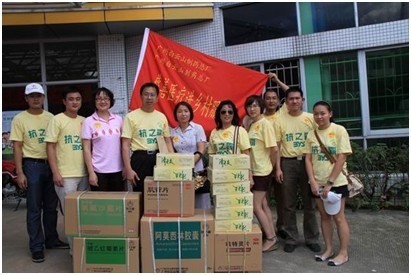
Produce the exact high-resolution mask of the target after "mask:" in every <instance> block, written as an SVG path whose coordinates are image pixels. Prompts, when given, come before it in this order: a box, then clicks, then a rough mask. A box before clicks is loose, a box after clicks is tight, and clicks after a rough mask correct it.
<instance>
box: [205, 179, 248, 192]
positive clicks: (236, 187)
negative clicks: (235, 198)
mask: <svg viewBox="0 0 411 275" xmlns="http://www.w3.org/2000/svg"><path fill="white" fill-rule="evenodd" d="M211 192H212V195H234V194H244V193H249V192H250V182H249V181H239V182H229V183H213V184H212V185H211Z"/></svg>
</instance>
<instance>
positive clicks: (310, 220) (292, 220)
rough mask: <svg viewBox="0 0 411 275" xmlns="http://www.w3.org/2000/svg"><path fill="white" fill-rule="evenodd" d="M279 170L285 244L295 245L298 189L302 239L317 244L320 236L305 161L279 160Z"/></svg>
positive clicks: (296, 237) (296, 238)
mask: <svg viewBox="0 0 411 275" xmlns="http://www.w3.org/2000/svg"><path fill="white" fill-rule="evenodd" d="M281 169H282V171H283V176H284V181H283V184H282V188H283V198H284V221H285V231H286V232H287V234H288V236H287V239H286V243H289V244H294V245H296V244H297V241H298V228H297V216H296V208H297V188H298V187H300V190H301V196H302V200H303V205H304V221H303V229H304V239H305V243H306V244H313V243H318V237H319V235H320V232H319V228H318V223H317V218H316V216H315V212H316V211H315V206H314V200H313V198H312V196H311V189H310V185H309V184H308V176H307V172H306V170H305V161H304V159H303V160H297V159H285V158H281Z"/></svg>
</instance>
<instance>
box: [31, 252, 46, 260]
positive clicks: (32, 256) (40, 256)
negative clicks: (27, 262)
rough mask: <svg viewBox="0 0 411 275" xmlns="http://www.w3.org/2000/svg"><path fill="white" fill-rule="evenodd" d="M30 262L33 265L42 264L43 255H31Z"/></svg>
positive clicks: (34, 253)
mask: <svg viewBox="0 0 411 275" xmlns="http://www.w3.org/2000/svg"><path fill="white" fill-rule="evenodd" d="M31 260H32V261H33V262H34V263H41V262H44V253H43V251H36V252H33V253H32V254H31Z"/></svg>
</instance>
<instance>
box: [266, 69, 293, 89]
mask: <svg viewBox="0 0 411 275" xmlns="http://www.w3.org/2000/svg"><path fill="white" fill-rule="evenodd" d="M268 76H269V77H270V79H272V80H273V81H274V82H275V83H277V84H278V86H280V89H281V90H283V91H284V92H285V91H287V90H288V89H290V87H288V85H287V84H285V83H284V82H282V81H281V80H280V79H279V78H278V76H277V74H275V73H268Z"/></svg>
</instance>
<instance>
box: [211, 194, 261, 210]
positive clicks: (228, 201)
mask: <svg viewBox="0 0 411 275" xmlns="http://www.w3.org/2000/svg"><path fill="white" fill-rule="evenodd" d="M215 205H216V207H238V206H253V193H246V194H234V195H216V196H215Z"/></svg>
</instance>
